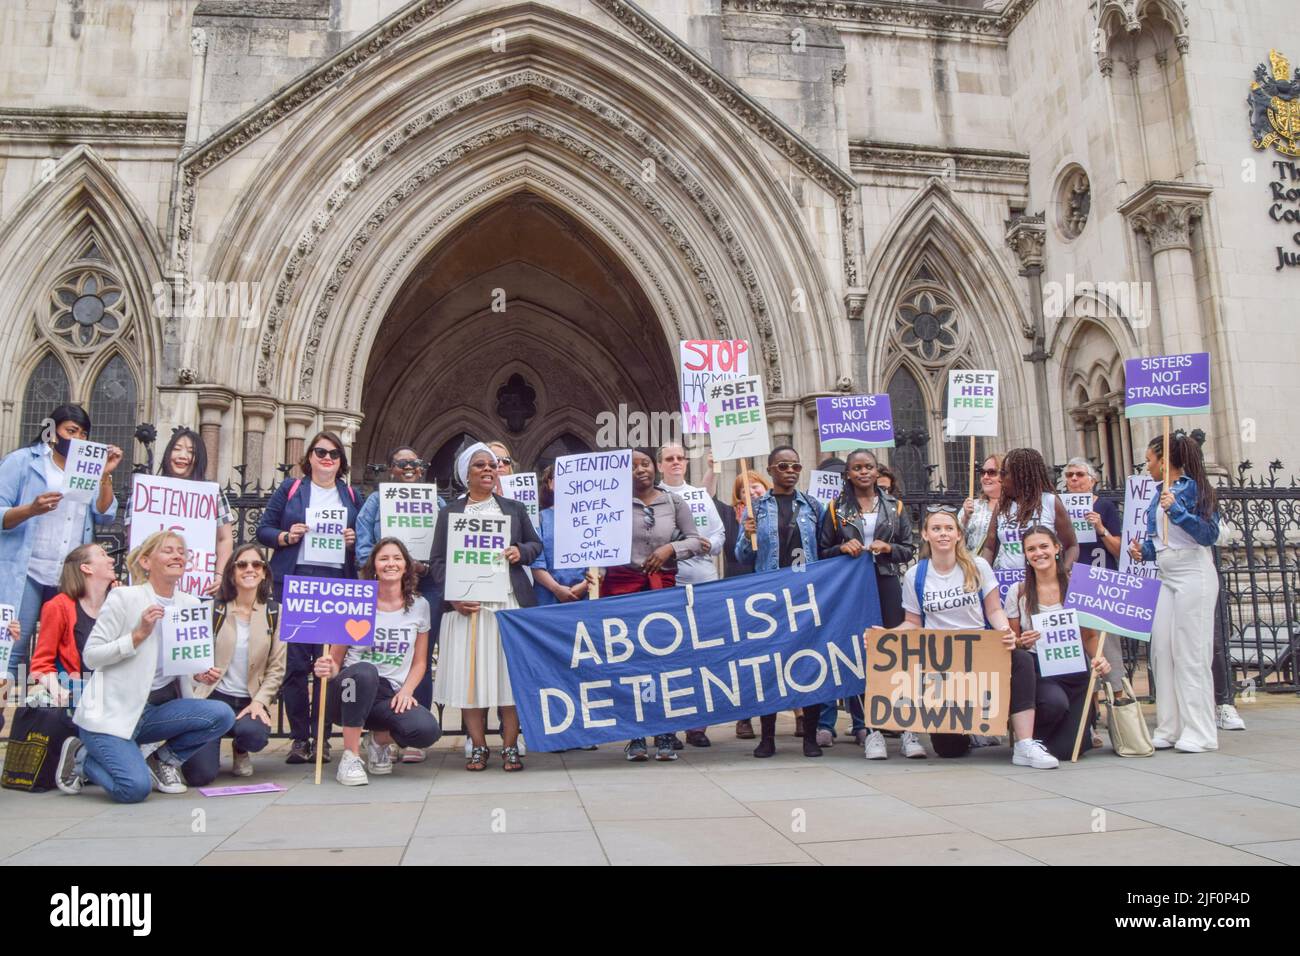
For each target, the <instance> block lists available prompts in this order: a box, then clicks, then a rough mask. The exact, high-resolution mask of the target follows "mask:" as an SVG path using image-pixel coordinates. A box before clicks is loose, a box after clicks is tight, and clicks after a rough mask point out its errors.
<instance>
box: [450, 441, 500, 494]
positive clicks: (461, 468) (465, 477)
mask: <svg viewBox="0 0 1300 956" xmlns="http://www.w3.org/2000/svg"><path fill="white" fill-rule="evenodd" d="M481 451H485V452H487V453H488V457H489V458H491V459H492V465H493V466H494V467H495V466H496V463H497V456H496V453H495V452H494V451H492V449H491V448H489V447H488V446H487V445H485V444H483V443H482V442H481V441H476V442H475V443H474V444H472V445H470V446H469V447H468V448H466V449H465V450H464V451H463V452H461V453H460V455H459V456H458V457H457V458H456V476H457V477H458V478H460V483H461V484H462V485H464V486H465V487H466V488H468V487H469V463H470V461H471V460H472V459H473V458H474V456H475V455H477V454H478V453H479V452H481Z"/></svg>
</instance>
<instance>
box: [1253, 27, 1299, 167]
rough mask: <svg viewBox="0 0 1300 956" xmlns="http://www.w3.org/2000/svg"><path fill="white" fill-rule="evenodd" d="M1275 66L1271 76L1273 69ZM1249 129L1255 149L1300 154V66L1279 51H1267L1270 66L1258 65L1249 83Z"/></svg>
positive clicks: (1288, 154) (1284, 153)
mask: <svg viewBox="0 0 1300 956" xmlns="http://www.w3.org/2000/svg"><path fill="white" fill-rule="evenodd" d="M1269 67H1272V70H1271V75H1270V69H1269ZM1246 102H1247V103H1248V104H1249V105H1250V128H1251V131H1252V132H1253V133H1254V134H1255V135H1254V139H1253V140H1251V145H1252V146H1254V147H1255V148H1256V149H1268V148H1269V147H1270V146H1272V147H1273V148H1274V149H1276V150H1277V151H1278V152H1279V153H1282V154H1283V155H1284V156H1300V69H1297V70H1296V71H1295V73H1294V74H1292V73H1291V62H1290V61H1289V60H1288V59H1287V58H1286V57H1285V56H1283V55H1282V54H1281V53H1279V52H1278V51H1277V50H1269V51H1268V66H1265V65H1264V64H1263V63H1261V64H1260V65H1259V66H1257V67H1255V82H1254V83H1252V84H1250V95H1249V96H1248V97H1246Z"/></svg>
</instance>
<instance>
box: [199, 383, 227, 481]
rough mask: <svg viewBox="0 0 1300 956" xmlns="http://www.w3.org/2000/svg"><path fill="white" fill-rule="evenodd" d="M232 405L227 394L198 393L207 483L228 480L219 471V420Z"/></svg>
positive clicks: (200, 434)
mask: <svg viewBox="0 0 1300 956" xmlns="http://www.w3.org/2000/svg"><path fill="white" fill-rule="evenodd" d="M233 404H234V396H233V395H231V394H230V393H229V392H213V391H202V392H199V437H200V438H202V439H203V447H204V449H205V450H206V451H207V453H208V470H207V473H206V474H205V475H204V476H203V477H204V478H206V479H207V480H208V481H221V480H222V478H223V477H225V478H229V475H223V474H222V471H221V419H222V416H224V415H225V414H226V412H228V411H230V406H231V405H233Z"/></svg>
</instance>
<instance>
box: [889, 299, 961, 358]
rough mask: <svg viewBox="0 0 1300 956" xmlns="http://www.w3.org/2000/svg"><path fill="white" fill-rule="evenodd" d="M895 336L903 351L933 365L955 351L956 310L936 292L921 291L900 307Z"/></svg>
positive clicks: (895, 320) (896, 319) (895, 319)
mask: <svg viewBox="0 0 1300 956" xmlns="http://www.w3.org/2000/svg"><path fill="white" fill-rule="evenodd" d="M894 329H895V334H896V335H897V336H898V342H899V344H900V345H902V346H903V348H905V349H907V350H908V351H910V352H911V353H912V354H914V355H916V356H917V357H918V358H919V359H921V360H922V361H923V362H935V361H938V360H940V359H942V358H943V357H944V356H946V355H948V354H950V353H952V352H953V351H954V350H955V349H956V348H957V338H958V330H957V310H956V309H955V308H954V307H953V305H952V304H951V303H950V302H948V301H947V300H946V299H944V298H943V297H942V296H941V295H940V294H938V293H937V292H932V291H931V290H929V289H921V290H918V291H916V292H914V293H913V294H912V295H911V296H910V297H908V298H907V299H905V300H904V301H903V302H902V303H901V304H900V305H899V306H898V311H897V313H896V314H895V316H894Z"/></svg>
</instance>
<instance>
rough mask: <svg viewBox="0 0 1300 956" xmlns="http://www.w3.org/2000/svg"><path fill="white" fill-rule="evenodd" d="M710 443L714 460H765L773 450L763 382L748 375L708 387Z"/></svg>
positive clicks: (760, 377)
mask: <svg viewBox="0 0 1300 956" xmlns="http://www.w3.org/2000/svg"><path fill="white" fill-rule="evenodd" d="M708 407H709V441H710V442H711V443H712V445H713V457H714V460H716V461H729V460H731V459H733V458H748V459H750V461H753V460H754V459H757V458H763V457H766V455H767V453H768V452H769V451H771V450H772V440H771V438H770V437H769V436H768V434H767V411H766V409H765V408H764V406H763V379H762V376H759V375H747V376H745V377H744V378H735V379H732V380H731V381H728V382H718V383H716V384H714V385H710V386H709V398H708Z"/></svg>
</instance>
